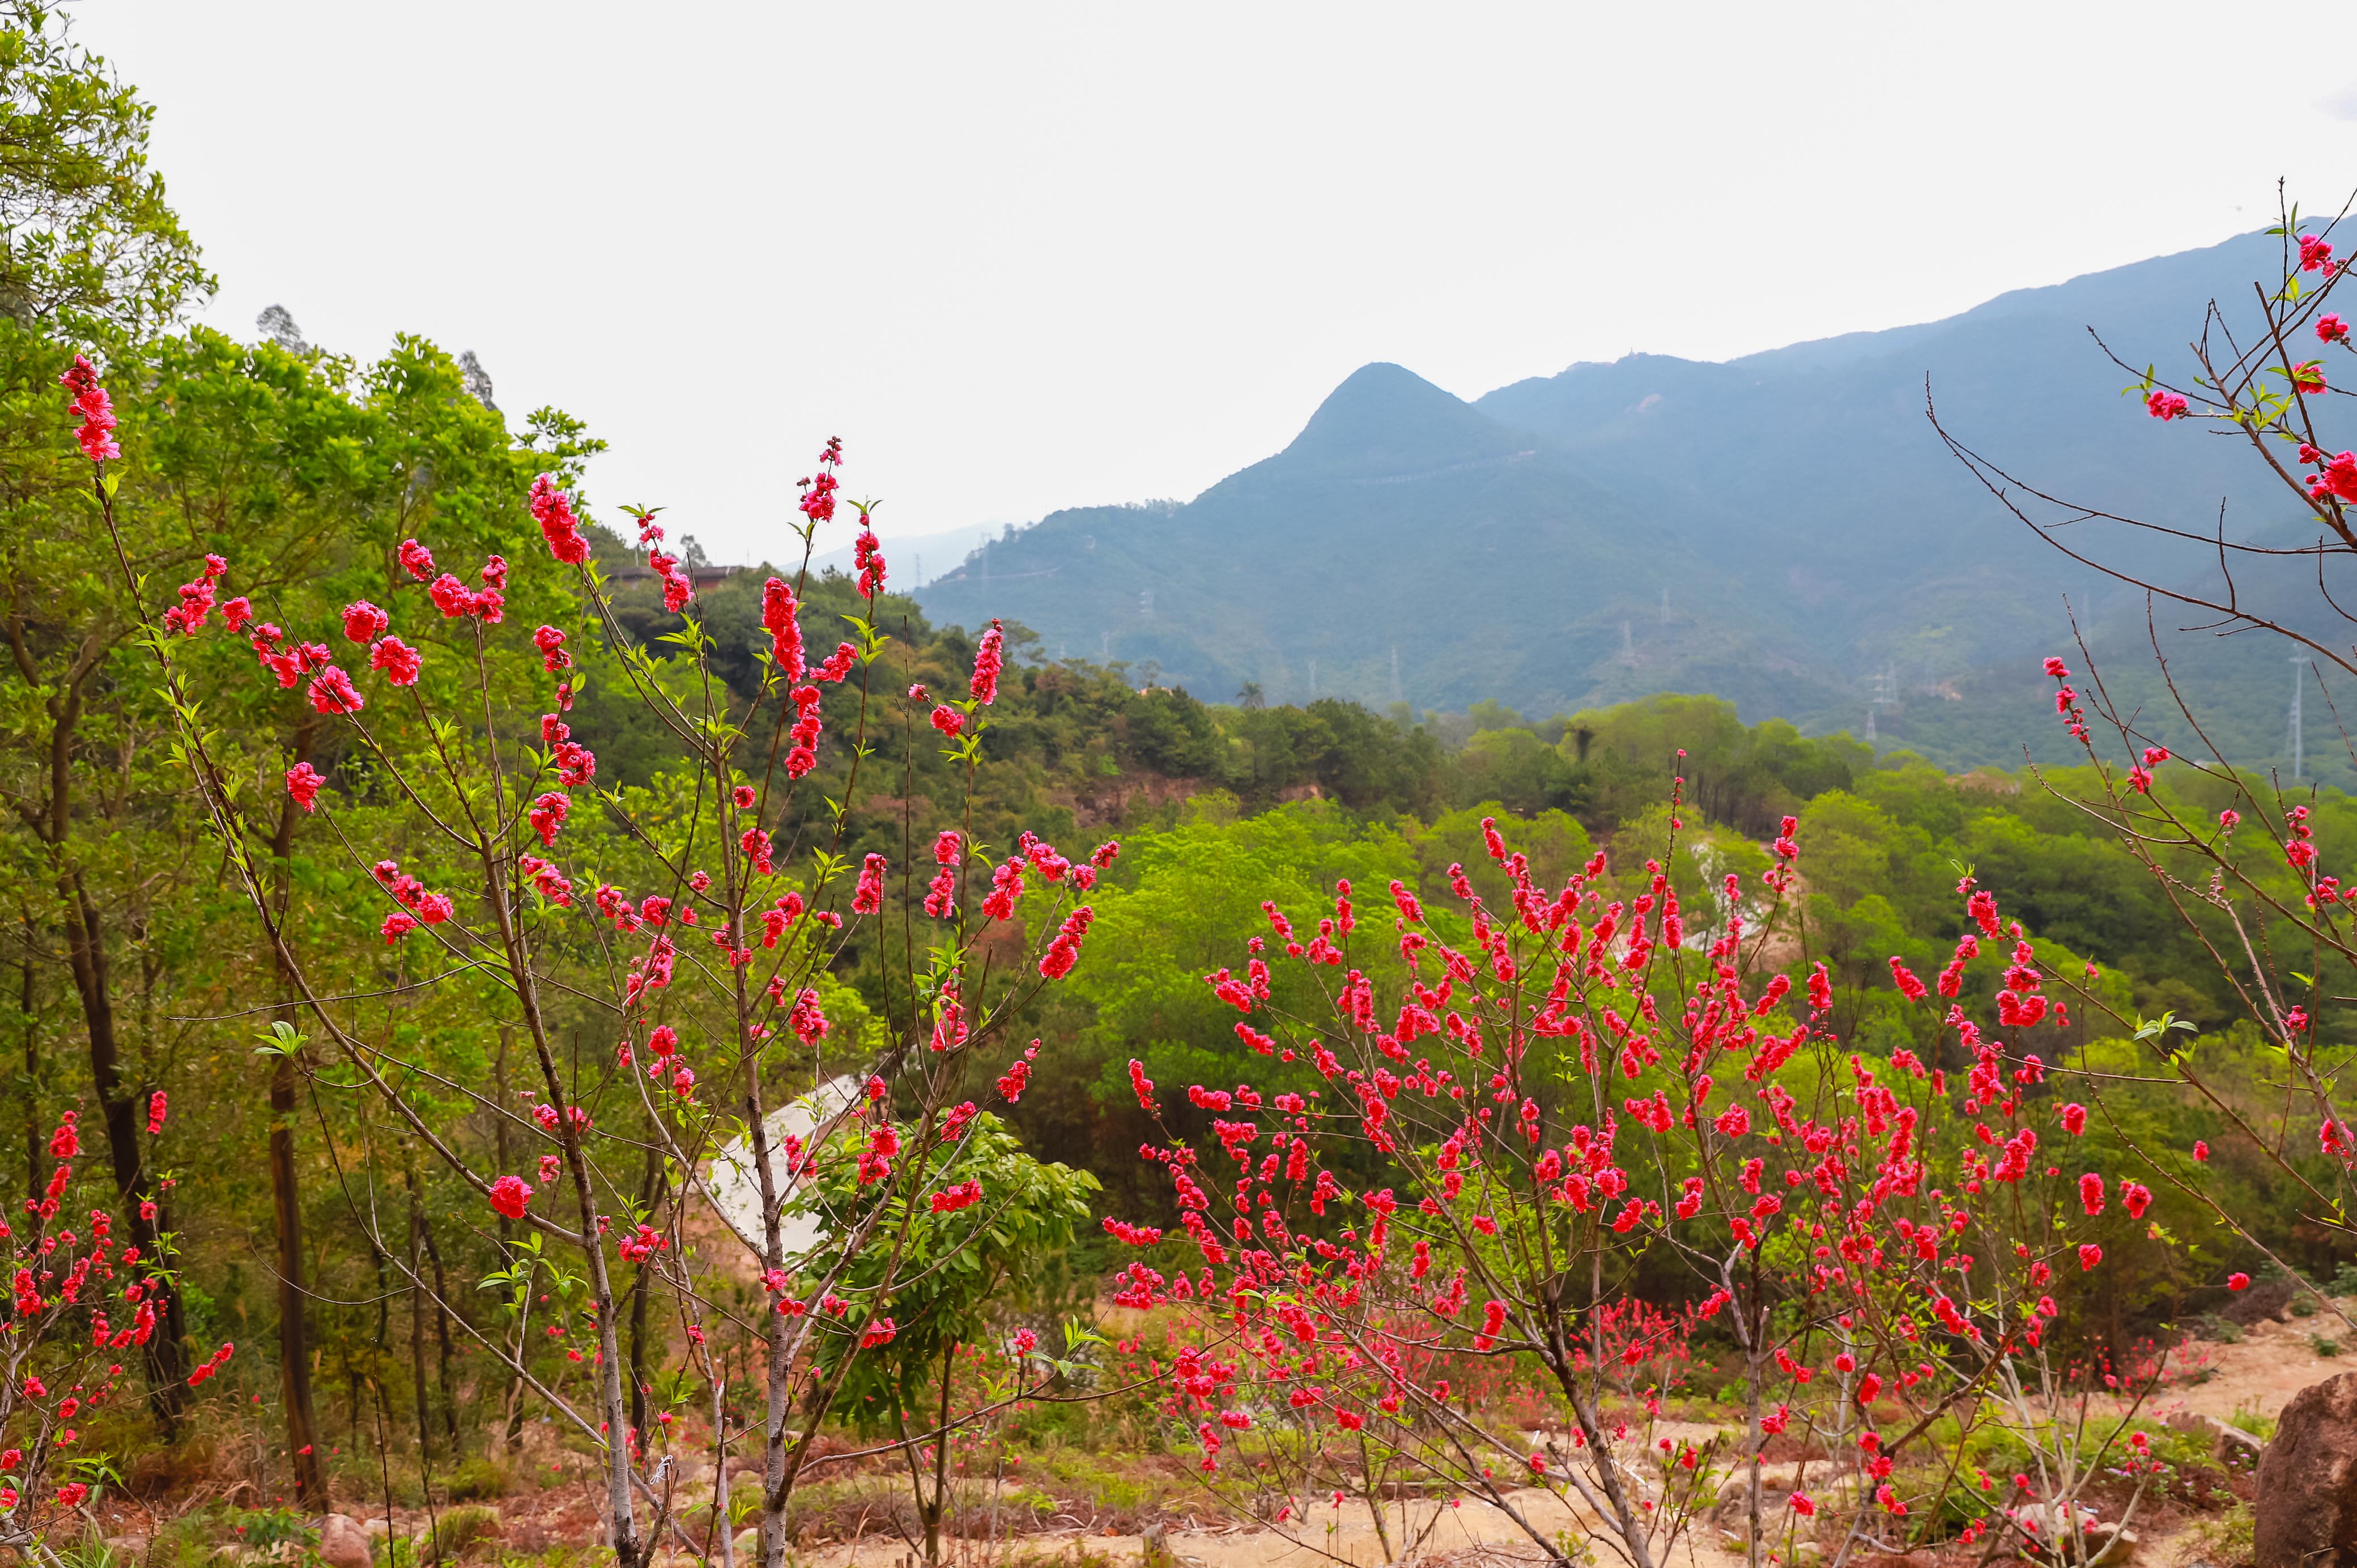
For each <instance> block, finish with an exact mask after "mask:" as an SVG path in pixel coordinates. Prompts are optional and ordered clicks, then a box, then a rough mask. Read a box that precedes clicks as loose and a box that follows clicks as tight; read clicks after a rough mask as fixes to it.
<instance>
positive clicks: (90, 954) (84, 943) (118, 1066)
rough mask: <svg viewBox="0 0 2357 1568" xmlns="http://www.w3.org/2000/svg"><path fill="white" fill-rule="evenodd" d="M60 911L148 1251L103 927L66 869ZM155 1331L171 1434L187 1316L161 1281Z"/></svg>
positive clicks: (126, 1195)
mask: <svg viewBox="0 0 2357 1568" xmlns="http://www.w3.org/2000/svg"><path fill="white" fill-rule="evenodd" d="M58 893H59V902H60V903H61V904H62V905H63V906H64V908H65V915H66V960H67V964H68V967H69V968H70V969H71V971H72V972H73V980H74V990H75V992H76V993H78V994H79V995H80V997H81V1011H82V1021H83V1023H84V1024H85V1025H86V1026H88V1028H89V1030H90V1076H91V1086H92V1087H93V1088H94V1089H96V1090H97V1091H98V1104H99V1112H100V1122H101V1125H102V1126H103V1127H104V1128H105V1129H106V1148H107V1154H108V1156H109V1157H110V1159H111V1160H112V1162H113V1166H114V1190H115V1195H116V1197H119V1198H120V1199H121V1201H122V1204H123V1208H124V1219H125V1221H126V1222H127V1223H128V1225H129V1227H130V1230H131V1240H132V1244H133V1245H134V1246H135V1247H137V1248H138V1249H139V1255H140V1256H141V1257H143V1258H153V1257H155V1256H156V1219H155V1212H156V1211H155V1210H154V1209H152V1208H149V1207H148V1205H149V1204H150V1203H151V1202H152V1201H153V1200H154V1198H155V1196H156V1192H155V1185H154V1178H153V1175H152V1173H150V1172H149V1171H148V1170H147V1168H146V1160H145V1153H144V1151H143V1150H142V1149H141V1148H140V1146H139V1132H140V1117H139V1107H138V1105H137V1102H136V1101H137V1096H136V1093H135V1090H133V1089H132V1088H131V1087H129V1086H127V1085H125V1084H124V1081H123V1065H122V1052H121V1048H120V1046H119V1044H118V1043H117V1041H116V1038H115V1031H114V1000H113V994H112V993H111V991H110V990H109V986H110V978H109V975H108V966H107V959H106V937H105V928H104V926H103V924H102V922H101V920H100V918H99V914H98V907H97V905H96V904H95V903H94V902H93V901H92V900H91V897H90V892H89V889H88V888H86V887H84V886H82V881H81V875H80V874H79V873H72V872H70V873H68V874H66V875H65V876H64V877H63V878H62V879H61V881H60V884H59V888H58ZM157 1305H158V1311H157V1316H158V1318H159V1319H160V1321H159V1322H158V1324H157V1325H156V1333H155V1335H154V1336H153V1337H151V1338H149V1340H148V1341H147V1357H146V1359H147V1403H148V1408H149V1409H151V1410H152V1411H154V1412H155V1414H156V1424H157V1425H159V1426H160V1427H161V1428H162V1429H163V1432H164V1437H165V1441H167V1442H169V1441H171V1440H172V1439H173V1438H174V1437H176V1436H177V1435H178V1433H179V1424H180V1417H181V1415H182V1413H183V1412H185V1411H186V1410H187V1408H188V1347H187V1345H186V1344H185V1343H184V1337H185V1336H186V1334H187V1333H188V1324H187V1320H186V1317H185V1316H184V1315H183V1313H182V1312H181V1309H180V1294H179V1292H178V1291H176V1290H172V1289H169V1288H167V1289H166V1290H164V1291H163V1292H162V1299H161V1300H160V1302H159V1303H158V1304H157Z"/></svg>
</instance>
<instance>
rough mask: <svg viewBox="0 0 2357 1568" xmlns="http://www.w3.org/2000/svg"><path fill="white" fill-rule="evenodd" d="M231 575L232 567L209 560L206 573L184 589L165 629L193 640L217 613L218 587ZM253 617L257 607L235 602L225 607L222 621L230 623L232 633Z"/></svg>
mask: <svg viewBox="0 0 2357 1568" xmlns="http://www.w3.org/2000/svg"><path fill="white" fill-rule="evenodd" d="M228 571H229V563H228V562H227V561H224V560H222V559H221V557H220V556H218V555H208V556H206V557H205V564H204V569H203V570H202V571H201V572H199V574H198V575H197V577H196V580H195V581H193V582H188V583H183V584H181V585H180V602H179V603H178V604H177V605H174V606H173V607H171V608H170V609H167V610H166V611H165V612H164V628H165V629H166V630H167V631H177V632H178V633H179V634H180V635H181V636H183V637H188V636H193V635H194V634H195V633H196V630H197V628H199V627H201V626H203V625H204V624H205V621H206V618H208V617H210V615H211V614H212V613H213V594H214V585H216V584H217V583H219V582H220V581H221V577H222V575H224V574H226V573H227V572H228ZM221 618H222V619H224V620H226V621H227V622H229V628H230V630H231V631H232V632H233V631H235V630H237V629H238V628H240V627H242V626H243V625H244V624H245V623H246V622H247V621H248V620H250V619H252V618H253V607H252V606H251V605H249V604H247V603H246V601H245V600H243V599H242V598H240V599H231V601H230V602H229V603H228V604H226V605H224V606H222V607H221Z"/></svg>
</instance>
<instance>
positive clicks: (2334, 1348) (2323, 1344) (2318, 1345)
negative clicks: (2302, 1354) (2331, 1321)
mask: <svg viewBox="0 0 2357 1568" xmlns="http://www.w3.org/2000/svg"><path fill="white" fill-rule="evenodd" d="M2308 1348H2309V1349H2311V1350H2313V1351H2315V1352H2316V1353H2317V1354H2318V1355H2319V1356H2324V1357H2328V1358H2330V1357H2333V1356H2338V1355H2339V1354H2341V1341H2340V1340H2338V1339H2335V1338H2333V1337H2331V1336H2330V1335H2329V1334H2311V1335H2309V1337H2308Z"/></svg>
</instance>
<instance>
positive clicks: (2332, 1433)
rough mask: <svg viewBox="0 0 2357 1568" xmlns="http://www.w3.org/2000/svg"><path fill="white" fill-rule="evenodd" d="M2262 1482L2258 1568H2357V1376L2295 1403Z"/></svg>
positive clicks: (2264, 1463)
mask: <svg viewBox="0 0 2357 1568" xmlns="http://www.w3.org/2000/svg"><path fill="white" fill-rule="evenodd" d="M2258 1482H2259V1487H2258V1490H2259V1498H2258V1502H2257V1504H2256V1511H2257V1520H2256V1529H2255V1532H2254V1537H2253V1540H2252V1556H2253V1558H2254V1559H2255V1562H2256V1563H2257V1568H2357V1372H2343V1373H2341V1375H2340V1376H2339V1377H2337V1378H2327V1379H2326V1380H2324V1381H2322V1382H2320V1383H2312V1384H2310V1385H2309V1387H2307V1388H2304V1389H2302V1390H2300V1391H2299V1392H2298V1393H2297V1394H2294V1395H2293V1396H2292V1401H2291V1402H2290V1403H2289V1404H2287V1405H2286V1406H2284V1411H2283V1414H2282V1415H2281V1416H2280V1417H2278V1418H2277V1419H2276V1438H2275V1441H2274V1442H2273V1443H2270V1444H2267V1447H2266V1453H2265V1454H2263V1455H2260V1457H2259V1475H2258Z"/></svg>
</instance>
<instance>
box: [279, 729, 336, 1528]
mask: <svg viewBox="0 0 2357 1568" xmlns="http://www.w3.org/2000/svg"><path fill="white" fill-rule="evenodd" d="M312 732H313V725H310V724H308V723H305V724H302V725H296V730H295V757H296V761H297V762H308V761H309V760H310V759H311V736H312ZM297 814H298V811H297V808H296V804H295V801H294V799H293V797H291V796H290V797H288V798H287V799H286V800H283V801H281V802H280V804H279V808H278V829H277V832H275V833H274V834H273V835H272V838H271V843H270V854H271V865H272V873H273V875H274V879H275V881H276V883H277V886H276V887H275V888H274V890H273V892H274V902H275V903H276V905H277V910H276V918H277V920H278V923H279V927H280V929H285V920H286V911H287V907H288V904H289V903H290V901H291V899H292V897H293V886H292V882H291V879H290V878H289V877H288V875H287V874H286V873H287V866H286V862H287V856H288V855H290V854H292V853H293V852H294V847H295V826H296V817H297ZM271 963H272V965H273V967H274V968H275V969H276V970H277V971H278V994H279V996H280V997H281V998H282V999H283V1001H282V1003H281V1004H280V1006H279V1007H278V1009H277V1010H276V1011H275V1012H274V1014H273V1015H272V1016H273V1017H274V1018H276V1019H278V1020H279V1021H281V1022H283V1023H285V1024H286V1025H287V1026H290V1027H291V1026H293V1025H294V1023H295V1017H296V1009H295V1001H294V996H295V983H294V976H292V975H290V974H288V973H287V972H286V967H285V959H284V957H282V956H281V955H280V954H279V952H278V951H277V950H276V948H275V947H273V949H272V951H271ZM295 1090H296V1063H295V1059H294V1058H292V1057H288V1056H281V1057H277V1058H274V1060H273V1064H272V1067H271V1069H270V1197H271V1203H272V1207H273V1208H274V1211H275V1214H276V1218H277V1226H278V1402H279V1404H280V1405H281V1406H282V1407H284V1409H285V1412H286V1451H287V1453H289V1454H290V1455H294V1461H295V1495H296V1498H299V1499H300V1500H301V1502H302V1504H303V1506H304V1507H305V1508H307V1509H320V1508H325V1507H326V1506H327V1502H328V1487H327V1479H326V1476H325V1473H324V1472H323V1471H322V1470H321V1469H320V1466H319V1455H318V1451H317V1450H318V1440H319V1423H318V1417H317V1414H316V1413H315V1412H314V1411H313V1408H312V1403H311V1331H310V1315H309V1305H310V1304H309V1302H308V1301H307V1299H306V1297H305V1295H304V1292H303V1195H302V1191H301V1188H300V1187H299V1186H298V1185H297V1182H296V1169H295Z"/></svg>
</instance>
